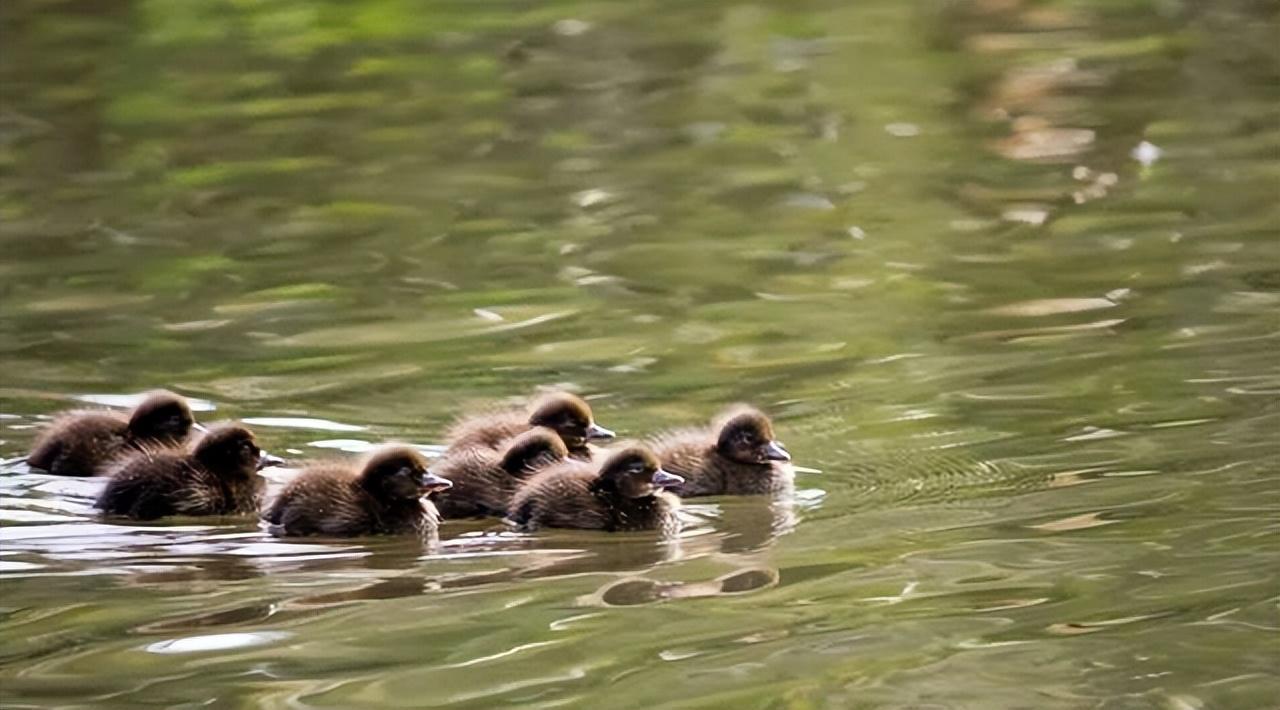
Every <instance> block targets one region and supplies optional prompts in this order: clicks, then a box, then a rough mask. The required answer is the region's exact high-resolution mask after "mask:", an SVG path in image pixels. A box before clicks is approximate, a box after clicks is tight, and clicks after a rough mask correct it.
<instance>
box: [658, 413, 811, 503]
mask: <svg viewBox="0 0 1280 710" xmlns="http://www.w3.org/2000/svg"><path fill="white" fill-rule="evenodd" d="M653 450H654V452H655V453H657V455H658V458H659V459H661V460H662V467H663V468H665V469H666V470H668V471H671V472H672V473H675V474H678V475H680V476H683V477H684V479H685V480H684V485H682V486H679V487H677V488H675V489H674V490H673V492H674V493H676V494H677V495H679V496H680V497H681V498H692V497H695V496H714V495H753V494H762V493H775V492H780V491H787V490H790V489H791V487H792V485H793V480H794V478H795V472H794V471H793V470H792V468H791V466H790V465H789V464H788V462H789V461H791V454H790V453H788V452H787V449H786V447H784V446H783V445H782V444H781V443H780V442H779V441H777V440H776V439H775V438H774V435H773V424H772V423H770V422H769V418H768V417H766V416H765V415H764V414H763V413H761V412H760V411H759V410H757V409H753V408H750V407H746V408H742V409H737V410H733V411H732V412H730V414H729V415H728V416H727V418H725V419H724V420H723V424H721V425H720V428H719V430H718V431H716V430H713V429H711V428H704V429H691V430H685V431H678V432H673V433H671V434H667V435H665V436H661V437H659V438H658V439H657V440H655V441H654V442H653Z"/></svg>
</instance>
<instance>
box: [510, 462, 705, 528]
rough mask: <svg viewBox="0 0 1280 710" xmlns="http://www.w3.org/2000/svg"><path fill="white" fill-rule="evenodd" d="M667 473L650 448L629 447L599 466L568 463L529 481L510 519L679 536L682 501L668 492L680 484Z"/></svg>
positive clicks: (514, 500)
mask: <svg viewBox="0 0 1280 710" xmlns="http://www.w3.org/2000/svg"><path fill="white" fill-rule="evenodd" d="M681 480H682V479H681V478H680V477H679V476H673V475H671V474H669V473H667V472H666V471H664V470H662V467H661V466H660V465H659V462H658V459H657V457H656V456H654V455H653V453H652V452H651V451H649V450H648V449H644V448H641V447H629V448H625V449H622V450H620V451H617V452H615V453H613V454H611V455H610V456H609V457H608V458H607V459H605V460H604V462H603V463H602V464H600V465H599V466H598V467H597V466H593V465H591V464H589V463H585V462H581V461H574V460H567V461H564V462H561V463H558V464H554V465H552V466H549V467H547V468H545V469H543V470H542V471H540V472H539V473H537V474H534V476H533V477H532V478H530V479H529V480H528V481H525V483H524V484H522V485H521V486H520V488H519V489H518V490H517V491H516V494H515V496H514V497H513V498H512V500H511V506H510V508H509V510H508V517H509V519H510V520H511V521H512V522H513V523H516V524H517V525H520V526H523V527H524V528H526V529H529V530H534V529H537V528H540V527H551V528H583V529H588V530H607V531H609V532H616V531H622V530H660V531H662V532H663V533H665V534H675V533H677V532H679V529H680V522H679V518H678V517H677V515H676V510H677V509H678V508H679V507H680V501H679V499H678V498H676V497H675V496H673V495H671V494H670V493H667V492H666V491H665V490H663V489H664V488H665V487H668V486H672V485H676V484H678V483H679V482H681Z"/></svg>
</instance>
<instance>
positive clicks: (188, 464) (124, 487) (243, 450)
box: [97, 424, 267, 520]
mask: <svg viewBox="0 0 1280 710" xmlns="http://www.w3.org/2000/svg"><path fill="white" fill-rule="evenodd" d="M266 460H267V459H265V458H264V457H263V455H262V450H261V449H259V448H258V445H257V443H256V442H255V441H254V438H253V433H252V432H250V431H249V430H248V429H246V428H244V427H242V426H239V425H235V424H228V425H224V426H220V427H217V428H214V429H212V430H210V431H209V433H208V434H206V435H204V436H203V437H201V438H200V440H199V441H197V442H196V443H195V444H194V445H193V446H192V447H191V448H190V450H189V451H182V450H181V449H178V448H175V447H170V448H144V449H142V450H139V451H135V452H133V453H131V454H128V455H126V456H125V457H124V458H122V459H120V460H119V461H118V462H117V464H116V466H115V468H114V469H113V470H112V471H111V472H110V475H111V480H110V481H108V482H107V486H106V488H105V489H104V490H103V491H102V493H101V495H99V496H98V501H97V507H98V508H101V509H102V511H103V512H104V513H106V514H107V515H122V516H125V517H129V518H134V519H136V520H154V519H155V518H162V517H165V516H169V515H243V514H247V513H254V512H257V510H258V501H259V498H260V497H261V494H262V489H263V481H262V479H261V477H259V476H258V475H257V471H258V469H259V468H260V467H261V465H262V462H264V461H266Z"/></svg>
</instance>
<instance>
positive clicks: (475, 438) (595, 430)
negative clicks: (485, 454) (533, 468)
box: [447, 392, 613, 461]
mask: <svg viewBox="0 0 1280 710" xmlns="http://www.w3.org/2000/svg"><path fill="white" fill-rule="evenodd" d="M539 426H542V427H547V428H548V429H551V430H553V431H555V432H556V433H557V434H559V435H560V438H561V439H562V440H563V441H564V445H565V446H566V447H568V449H569V455H570V456H571V457H573V458H576V459H581V460H583V461H590V460H591V448H590V447H589V446H588V445H587V442H588V441H597V440H605V439H612V438H613V432H612V431H609V430H608V429H605V428H604V427H602V426H600V425H599V424H596V423H595V420H594V418H593V417H592V416H591V407H590V405H588V404H587V403H586V402H585V401H583V399H582V398H581V397H578V396H577V395H574V394H570V393H568V392H557V393H555V394H551V395H547V396H546V397H543V398H541V399H539V400H537V401H536V402H535V403H534V405H533V407H532V408H531V409H530V410H529V411H528V412H521V411H519V410H507V411H498V412H492V413H489V414H482V415H479V416H475V417H470V418H467V419H464V420H462V421H460V422H458V423H457V424H456V425H454V427H453V428H452V429H450V431H449V433H448V436H447V440H448V441H449V452H450V453H453V452H457V451H460V450H462V449H467V448H473V447H479V448H487V449H493V450H497V449H501V448H502V446H503V444H504V443H506V442H507V441H509V440H510V439H512V438H514V437H516V436H519V435H520V434H521V433H523V432H525V431H528V430H529V429H531V428H533V427H539Z"/></svg>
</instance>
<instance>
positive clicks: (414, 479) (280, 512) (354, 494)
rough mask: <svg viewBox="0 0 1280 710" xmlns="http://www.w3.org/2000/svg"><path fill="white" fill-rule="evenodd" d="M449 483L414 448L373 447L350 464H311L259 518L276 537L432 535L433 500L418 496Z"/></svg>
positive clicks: (434, 523) (434, 520)
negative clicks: (357, 465) (355, 464)
mask: <svg viewBox="0 0 1280 710" xmlns="http://www.w3.org/2000/svg"><path fill="white" fill-rule="evenodd" d="M450 485H452V484H451V483H450V482H449V481H448V480H447V479H444V478H441V477H440V476H437V475H435V474H433V473H431V472H430V471H428V470H427V460H426V459H425V458H423V456H422V454H420V453H418V451H417V450H416V449H414V448H411V447H408V446H399V445H389V446H383V447H380V448H378V449H375V450H374V451H373V452H371V453H370V454H369V456H368V457H367V458H366V459H365V461H364V464H363V465H362V466H361V467H360V468H359V469H356V468H355V467H353V466H350V465H347V464H343V463H321V464H314V465H312V466H310V467H308V468H306V469H304V470H303V471H302V472H301V473H300V474H298V477H297V478H295V479H293V480H292V481H290V482H289V483H288V485H286V486H285V487H284V490H282V491H280V495H278V496H276V499H275V501H274V502H273V503H272V504H271V507H270V508H268V509H267V512H266V515H264V516H263V518H264V519H265V520H266V521H267V523H269V527H268V529H269V530H270V532H271V533H272V534H273V535H276V536H280V537H292V536H304V535H332V536H340V537H357V536H362V535H402V534H408V533H416V534H418V535H420V536H422V537H423V538H424V539H425V538H430V537H434V536H435V534H436V529H437V526H438V525H439V514H438V513H437V512H436V508H435V505H433V504H432V503H431V501H429V500H425V499H424V498H423V496H424V495H426V494H428V493H433V492H437V491H442V490H444V489H447V488H448V487H449V486H450Z"/></svg>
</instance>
